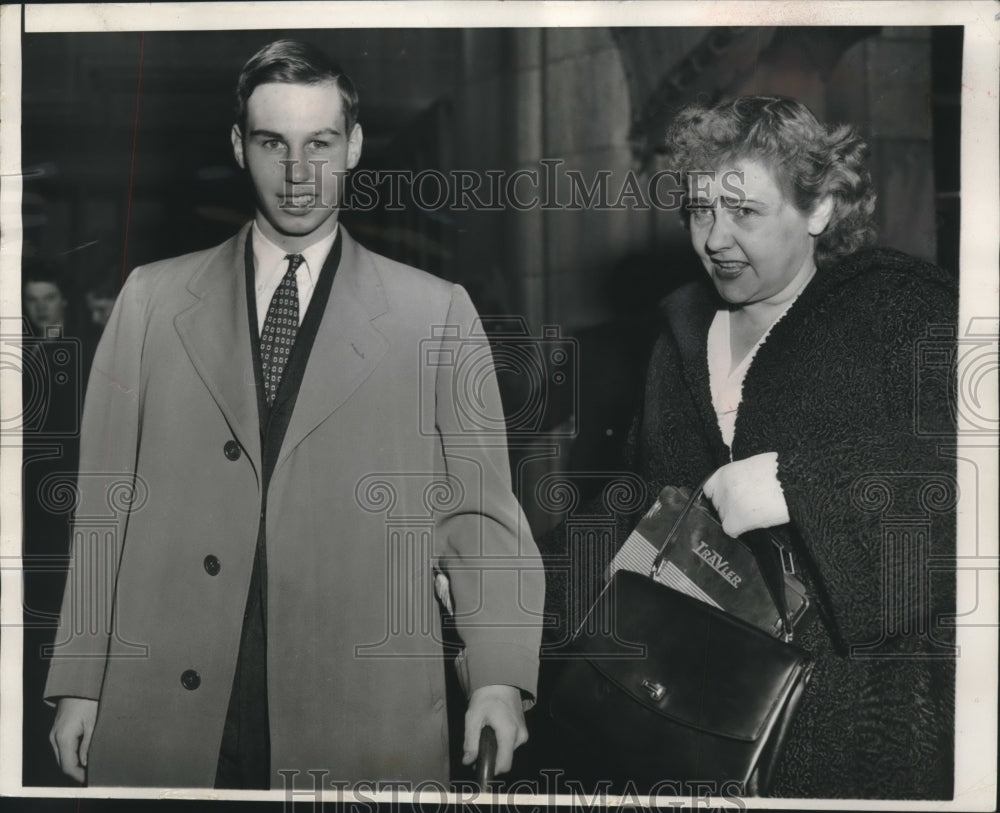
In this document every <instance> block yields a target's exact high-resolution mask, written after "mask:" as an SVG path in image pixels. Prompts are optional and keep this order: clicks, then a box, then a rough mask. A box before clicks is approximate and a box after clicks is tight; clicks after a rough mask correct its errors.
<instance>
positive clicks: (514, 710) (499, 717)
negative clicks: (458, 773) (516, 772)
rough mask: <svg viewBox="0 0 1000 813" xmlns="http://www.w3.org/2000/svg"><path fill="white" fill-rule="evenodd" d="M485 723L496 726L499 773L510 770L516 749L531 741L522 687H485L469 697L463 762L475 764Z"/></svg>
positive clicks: (494, 728) (497, 770) (497, 768)
mask: <svg viewBox="0 0 1000 813" xmlns="http://www.w3.org/2000/svg"><path fill="white" fill-rule="evenodd" d="M484 725H490V726H493V730H494V731H495V732H496V735H497V767H496V772H497V773H498V774H501V773H506V772H507V771H509V770H510V765H511V762H513V760H514V749H515V748H517V747H518V746H520V745H524V743H526V742H527V741H528V727H527V726H526V725H525V724H524V711H523V710H522V707H521V690H520V689H518V688H516V687H514V686H503V685H495V686H481V687H480V688H478V689H476V690H475V691H474V692H473V693H472V697H471V698H469V708H468V710H467V711H466V712H465V745H464V749H465V754H464V755H463V757H462V764H463V765H471V764H472V763H473V762H475V760H476V754H477V752H478V750H479V732H480V730H481V729H482V727H483V726H484Z"/></svg>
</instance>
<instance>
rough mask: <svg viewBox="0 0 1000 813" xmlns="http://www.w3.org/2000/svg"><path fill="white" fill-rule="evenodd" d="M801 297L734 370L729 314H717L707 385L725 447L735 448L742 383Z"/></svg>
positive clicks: (710, 334) (710, 337) (711, 333)
mask: <svg viewBox="0 0 1000 813" xmlns="http://www.w3.org/2000/svg"><path fill="white" fill-rule="evenodd" d="M797 298H798V297H797V296H796V297H793V298H792V299H791V300H789V302H788V304H787V305H785V308H784V310H782V311H781V313H779V314H778V318H777V319H775V320H774V321H773V322H772V323H771V326H770V327H769V328H768V329H767V330H766V331H765V332H764V334H763V335H762V336H761V337H760V338H759V339H758V340H757V343H756V344H755V345H754V346H753V347H752V348H750V352H749V353H747V354H746V355H745V356H744V357H743V358H742V359H740V360H739V363H738V364H736V365H735V366H733V361H734V359H733V354H732V344H731V343H730V316H731V313H730V311H729V310H726V309H722V310H720V311H716V314H715V318H714V319H713V320H712V325H711V327H709V329H708V381H709V387H710V388H711V391H712V405H713V406H714V407H715V417H716V419H717V420H718V422H719V430H720V431H721V432H722V439H723V440H724V441H725V442H726V446H729V447H730V448H732V445H733V436H734V434H735V432H736V415H737V412H738V410H739V408H740V402H741V401H742V400H743V379H744V378H746V374H747V370H749V369H750V364H751V363H752V362H753V359H754V356H755V355H757V351H758V350H759V349H760V346H761V345H762V344H764V342H765V341H766V340H767V337H768V336H769V335H770V333H771V331H772V330H773V329H774V326H775V325H776V324H778V322H780V321H781V318H782V317H783V316H784V315H785V314H786V313H787V312H788V309H789V308H790V307H791V306H792V304H793V303H794V302H795V300H796V299H797Z"/></svg>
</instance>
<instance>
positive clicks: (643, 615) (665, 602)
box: [574, 570, 809, 741]
mask: <svg viewBox="0 0 1000 813" xmlns="http://www.w3.org/2000/svg"><path fill="white" fill-rule="evenodd" d="M574 647H575V649H576V651H577V652H578V653H580V654H581V655H582V656H583V657H585V658H586V659H587V660H588V661H589V662H590V663H591V665H592V666H594V668H596V669H597V670H599V671H600V672H601V673H602V674H603V675H604V676H605V677H606V678H607V679H608V680H610V681H611V682H612V683H614V684H615V685H617V686H618V687H619V688H620V689H622V690H623V691H625V692H627V693H628V694H629V695H630V696H631V697H632V698H633V699H634V700H636V701H637V702H639V703H641V704H643V705H644V706H645V707H646V708H648V709H649V710H651V711H654V712H656V713H658V714H661V715H663V716H665V717H669V718H671V719H673V720H675V721H677V722H679V723H682V724H684V725H687V726H690V727H691V728H695V729H698V730H701V731H706V732H709V733H712V734H718V735H721V736H726V737H731V738H733V739H737V740H745V741H752V740H756V739H757V738H758V737H760V736H761V734H762V733H764V732H765V730H766V728H767V725H768V723H769V722H770V721H771V720H772V719H773V717H774V715H775V713H776V712H777V711H779V710H780V709H781V707H782V706H783V704H784V702H785V699H786V698H787V696H788V694H789V692H790V691H791V690H792V688H793V687H794V685H795V683H796V680H797V679H798V677H799V675H800V674H801V673H802V672H803V670H804V668H805V666H806V664H807V663H808V661H809V657H808V655H807V654H806V653H805V652H804V651H802V650H801V649H799V648H798V647H795V646H793V645H791V644H787V643H785V642H783V641H780V640H778V639H777V638H773V637H771V636H770V635H768V634H767V633H765V632H763V631H761V630H760V629H758V628H757V627H755V626H753V625H751V624H748V623H746V622H744V621H742V620H741V619H739V618H736V617H734V616H731V615H728V614H727V613H725V612H722V611H721V610H718V609H716V608H714V607H712V606H710V605H708V604H705V603H704V602H702V601H699V600H698V599H695V598H691V597H690V596H687V595H684V594H683V593H679V592H677V591H675V590H672V589H670V588H669V587H665V586H663V585H661V584H657V583H655V582H653V581H652V580H650V579H648V578H646V577H644V576H640V575H639V574H636V573H632V572H629V571H624V570H623V571H618V572H617V573H615V574H614V576H613V577H612V579H611V581H610V582H609V583H608V586H607V588H606V589H605V590H604V591H603V592H602V594H601V596H600V598H599V599H598V601H597V602H596V603H595V604H594V606H593V607H592V608H591V610H590V613H588V615H587V618H586V619H585V620H584V623H583V624H582V625H581V627H580V629H579V630H577V633H576V636H575V637H574Z"/></svg>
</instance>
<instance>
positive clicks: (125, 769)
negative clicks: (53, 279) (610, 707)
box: [46, 227, 544, 788]
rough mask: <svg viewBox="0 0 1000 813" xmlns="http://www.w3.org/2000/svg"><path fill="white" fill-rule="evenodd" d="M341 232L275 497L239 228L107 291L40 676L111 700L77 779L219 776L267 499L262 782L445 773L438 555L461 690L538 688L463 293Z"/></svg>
mask: <svg viewBox="0 0 1000 813" xmlns="http://www.w3.org/2000/svg"><path fill="white" fill-rule="evenodd" d="M341 229H342V240H343V254H342V259H341V263H340V266H339V269H338V271H337V273H336V276H335V278H334V283H333V288H332V291H331V294H330V299H329V303H328V305H327V308H326V310H325V313H324V314H323V317H322V321H321V323H320V326H319V330H318V333H317V336H316V340H315V344H314V346H313V348H312V352H311V354H310V356H309V360H308V364H307V366H306V369H305V372H304V375H303V379H302V384H301V389H300V391H299V394H298V399H297V401H296V403H295V408H294V412H293V414H292V416H291V420H290V422H289V425H288V429H287V432H286V434H285V437H284V441H283V445H282V447H281V451H280V453H279V455H278V458H277V463H276V466H275V469H274V473H273V476H272V479H271V483H270V487H269V489H268V494H267V496H266V501H265V500H264V499H263V497H262V493H261V482H260V471H261V436H260V429H259V421H258V416H257V401H256V395H255V384H254V375H253V367H252V361H251V342H250V333H249V331H250V327H249V324H248V315H247V297H246V288H245V274H244V246H245V241H246V237H247V230H248V227H244V228H243V229H242V230H241V231H240V233H239V234H237V235H236V236H235V237H233V238H232V239H230V240H228V241H227V242H225V243H223V244H222V245H221V246H218V247H217V248H214V249H210V250H207V251H201V252H197V253H194V254H189V255H186V256H184V257H180V258H177V259H173V260H166V261H164V262H159V263H155V264H153V265H149V266H146V267H142V268H138V269H136V270H135V271H134V272H133V273H132V274H131V275H130V276H129V278H128V281H127V282H126V284H125V286H124V288H123V290H122V292H121V295H120V297H119V300H118V303H117V305H116V307H115V311H114V314H113V316H112V318H111V321H110V322H109V324H108V327H107V329H106V331H105V333H104V336H103V338H102V340H101V343H100V347H99V348H98V351H97V356H96V359H95V362H94V367H93V372H92V374H91V376H90V384H89V389H88V392H87V396H86V404H85V409H84V417H83V428H82V442H81V475H80V479H79V497H78V500H79V501H78V505H77V510H76V520H75V526H74V528H75V530H74V543H73V560H72V568H71V573H70V577H69V579H68V585H67V592H66V598H65V601H64V607H63V619H62V625H61V630H60V635H59V638H58V640H57V646H56V650H55V657H54V659H53V662H52V667H51V670H50V674H49V679H48V684H47V686H46V697H47V698H49V699H50V700H51V699H53V698H57V697H59V696H65V695H72V696H79V697H88V698H99V700H100V705H99V712H98V719H97V725H96V729H95V733H94V738H93V743H92V746H91V750H90V760H89V770H88V781H89V784H91V785H133V786H162V787H172V786H185V787H206V786H211V785H212V784H213V781H214V777H215V771H216V763H217V757H218V751H219V745H220V742H221V738H222V730H223V722H224V720H225V715H226V708H227V703H228V699H229V694H230V689H231V687H232V680H233V674H234V669H235V664H236V656H237V650H238V644H239V639H240V629H241V624H242V616H243V609H244V605H245V602H246V598H247V588H248V584H249V581H250V573H251V567H252V564H253V555H254V546H255V542H256V539H257V530H258V522H259V521H260V520H261V518H262V517H264V518H265V519H264V521H265V522H266V538H267V647H268V648H267V681H268V700H269V711H270V734H271V768H272V787H278V788H280V787H282V786H283V784H282V783H283V782H284V781H285V779H284V778H283V777H282V775H281V774H280V772H281V771H299V772H300V773H301V772H305V771H308V770H318V771H327V772H328V777H329V778H330V779H338V780H347V781H377V780H380V779H408V780H411V781H414V782H417V781H421V780H427V779H433V780H437V781H445V780H446V779H447V777H448V752H447V731H446V714H445V694H444V666H443V660H442V655H441V645H440V623H441V622H440V615H439V611H438V609H437V606H436V604H435V599H434V595H433V591H432V568H433V567H435V566H438V567H440V568H442V569H443V570H445V571H447V572H448V573H449V576H450V579H451V591H452V595H453V599H454V602H455V605H456V611H457V614H458V621H459V630H460V633H461V634H462V636H463V639H464V641H465V644H466V650H465V656H464V659H465V666H466V668H467V675H468V678H469V682H470V685H471V687H472V688H475V687H477V686H481V685H486V684H491V683H504V684H511V685H515V686H519V687H521V688H523V689H525V690H527V691H528V692H532V693H533V692H534V690H535V679H536V672H537V655H538V644H539V638H540V627H539V622H540V616H539V615H538V614H537V613H540V612H541V608H542V594H543V592H544V577H543V573H542V570H541V568H540V567H539V563H538V561H537V559H536V558H534V557H536V556H537V549H536V548H535V545H534V542H533V540H532V538H531V535H530V532H529V530H528V527H527V524H526V521H525V519H524V515H523V513H522V512H521V510H520V508H519V506H518V504H517V501H516V500H515V498H514V496H513V493H512V491H511V487H510V474H509V465H508V461H507V454H506V446H505V439H504V432H503V418H502V408H501V404H500V399H499V393H498V390H497V386H496V380H495V375H494V373H493V366H492V360H491V356H490V352H489V347H488V344H487V342H486V339H485V337H484V336H483V335H482V334H481V331H477V330H476V327H475V325H476V320H477V316H476V313H475V310H474V308H473V306H472V304H471V302H470V301H469V299H468V296H467V295H466V293H465V291H464V290H463V289H462V288H461V287H460V286H457V285H452V284H450V283H447V282H444V281H442V280H439V279H436V278H434V277H432V276H430V275H428V274H425V273H423V272H421V271H418V270H416V269H413V268H409V267H407V266H404V265H400V264H398V263H396V262H393V261H390V260H388V259H386V258H384V257H381V256H379V255H376V254H373V253H372V252H370V251H368V250H366V249H364V248H363V247H361V246H360V245H359V244H358V243H356V242H355V241H354V240H353V239H352V238H351V237H350V235H348V234H347V232H346V230H343V227H341ZM265 502H266V505H265ZM210 557H214V558H210ZM287 776H288V774H286V777H287ZM311 782H312V779H310V778H309V777H306V776H304V775H300V776H299V779H298V780H297V783H296V784H297V785H298V784H299V783H302V784H303V785H304V786H306V787H311Z"/></svg>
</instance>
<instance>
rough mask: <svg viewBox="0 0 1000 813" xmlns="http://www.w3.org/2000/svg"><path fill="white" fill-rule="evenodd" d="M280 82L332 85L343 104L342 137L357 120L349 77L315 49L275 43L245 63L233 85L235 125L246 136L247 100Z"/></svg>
mask: <svg viewBox="0 0 1000 813" xmlns="http://www.w3.org/2000/svg"><path fill="white" fill-rule="evenodd" d="M271 82H284V83H286V84H296V85H316V84H319V83H321V82H332V83H334V84H335V85H336V86H337V90H338V91H340V98H341V100H342V101H343V107H344V120H345V123H346V125H347V131H346V132H345V135H350V133H351V130H353V129H354V125H355V123H356V122H357V120H358V92H357V90H356V89H355V87H354V83H353V82H352V81H351V79H350V77H349V76H348V75H347V74H346V73H344V72H343V70H341V68H340V66H339V65H338V64H337V63H336V62H334V61H333V60H332V59H330V57H328V56H327V55H326V54H325V53H323V52H322V51H321V50H320V49H319V48H316V47H315V46H313V45H310V44H309V43H306V42H299V41H297V40H275V41H274V42H272V43H269V44H267V45H265V46H264V47H263V48H261V49H260V50H259V51H258V52H257V53H256V54H254V55H253V56H252V57H250V59H249V60H247V63H246V65H244V66H243V70H242V71H240V78H239V80H238V81H237V83H236V123H237V124H238V125H239V128H240V133H242V134H244V135H246V123H247V99H249V98H250V94H251V93H253V92H254V90H255V89H256V88H257V87H258V86H259V85H264V84H268V83H271Z"/></svg>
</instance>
